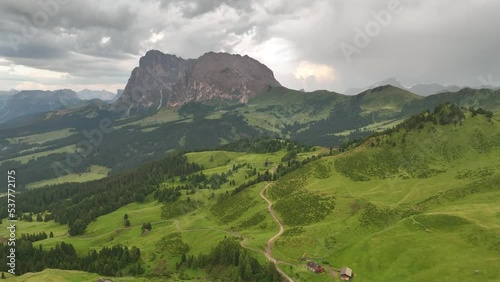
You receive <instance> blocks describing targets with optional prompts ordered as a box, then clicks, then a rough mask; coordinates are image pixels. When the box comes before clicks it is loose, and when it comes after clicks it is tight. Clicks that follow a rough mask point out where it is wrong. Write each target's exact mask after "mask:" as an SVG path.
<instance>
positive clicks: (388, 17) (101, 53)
mask: <svg viewBox="0 0 500 282" xmlns="http://www.w3.org/2000/svg"><path fill="white" fill-rule="evenodd" d="M41 3H49V4H50V3H51V4H52V5H48V6H47V7H43V5H41ZM54 3H55V5H54ZM498 11H500V1H496V0H459V1H457V0H440V1H436V0H401V1H400V2H399V5H398V2H394V1H392V3H391V1H385V0H380V1H367V0H342V1H340V0H203V1H193V0H163V1H162V0H132V1H130V0H106V1H102V0H101V1H97V0H90V1H78V0H40V1H39V0H36V1H35V0H33V1H20V0H2V1H1V2H0V90H7V89H11V88H15V89H19V90H24V89H61V88H70V89H74V90H81V89H84V88H90V89H107V90H109V91H112V92H115V91H116V89H119V88H124V87H125V84H126V83H127V80H128V78H129V76H130V73H131V71H132V69H133V68H134V67H135V66H137V65H138V61H139V58H140V57H141V56H142V55H144V53H145V52H146V51H147V50H149V49H157V50H160V51H162V52H164V53H171V54H175V55H178V56H181V57H183V58H197V57H199V56H201V55H202V54H204V53H206V52H208V51H223V52H229V53H239V54H242V55H244V54H247V55H249V56H251V57H254V58H255V59H257V60H259V61H261V62H262V63H264V64H266V65H267V66H268V67H270V68H271V69H272V70H273V71H274V73H275V76H276V78H277V79H278V80H279V81H280V82H281V84H283V85H284V86H287V87H289V88H294V89H300V88H305V89H306V90H316V89H327V90H332V91H337V92H343V91H344V90H345V89H347V88H350V87H364V86H367V85H370V84H373V83H375V82H377V81H380V80H384V79H386V78H389V77H396V78H397V79H398V80H399V81H400V82H401V83H402V84H403V85H408V86H410V85H413V84H416V83H432V82H437V83H441V84H455V85H459V86H465V85H469V86H476V85H480V84H482V83H483V84H484V83H488V84H494V85H495V86H498V85H500V55H499V51H498V50H500V36H499V35H498V34H499V33H498V32H499V30H500V17H499V16H498ZM377 14H378V16H377Z"/></svg>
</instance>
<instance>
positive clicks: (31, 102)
mask: <svg viewBox="0 0 500 282" xmlns="http://www.w3.org/2000/svg"><path fill="white" fill-rule="evenodd" d="M80 102H81V100H80V99H79V98H78V96H77V94H76V92H74V91H72V90H68V89H64V90H56V91H42V90H24V91H21V92H19V93H17V94H15V95H13V96H11V97H10V98H9V99H8V100H7V101H6V102H5V105H4V107H2V108H1V109H0V123H2V122H5V121H7V120H10V119H13V118H16V117H20V116H25V115H30V114H35V113H42V112H48V111H52V110H56V109H61V108H64V107H71V106H74V105H77V104H78V103H80Z"/></svg>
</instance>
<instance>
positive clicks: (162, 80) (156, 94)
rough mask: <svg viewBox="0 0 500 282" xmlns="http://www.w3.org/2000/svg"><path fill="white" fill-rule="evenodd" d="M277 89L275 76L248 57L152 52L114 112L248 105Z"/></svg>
mask: <svg viewBox="0 0 500 282" xmlns="http://www.w3.org/2000/svg"><path fill="white" fill-rule="evenodd" d="M278 86H281V85H280V83H279V82H278V81H277V80H276V79H275V78H274V74H273V72H272V71H271V70H270V69H269V68H268V67H266V66H265V65H263V64H261V63H259V62H258V61H256V60H254V59H252V58H250V57H248V56H240V55H231V54H227V53H214V52H209V53H206V54H204V55H203V56H201V57H200V58H198V59H188V60H185V59H182V58H179V57H177V56H174V55H169V54H163V53H162V52H160V51H156V50H152V51H148V52H147V53H146V55H145V56H144V57H142V58H141V59H140V61H139V67H136V68H135V69H134V70H133V71H132V75H131V77H130V79H129V81H128V83H127V86H126V87H125V90H124V92H123V94H122V95H121V97H120V98H119V99H118V100H117V101H116V102H115V103H114V104H113V108H114V109H122V110H123V109H125V110H128V111H129V112H130V111H131V110H135V111H140V110H151V109H159V108H161V107H164V106H166V107H178V106H181V105H183V104H186V103H188V102H191V101H198V102H204V101H209V100H214V99H222V100H233V101H239V102H241V103H245V102H247V101H248V100H249V99H250V98H253V97H255V96H258V95H259V94H262V93H264V92H265V91H267V90H268V89H270V88H271V87H278Z"/></svg>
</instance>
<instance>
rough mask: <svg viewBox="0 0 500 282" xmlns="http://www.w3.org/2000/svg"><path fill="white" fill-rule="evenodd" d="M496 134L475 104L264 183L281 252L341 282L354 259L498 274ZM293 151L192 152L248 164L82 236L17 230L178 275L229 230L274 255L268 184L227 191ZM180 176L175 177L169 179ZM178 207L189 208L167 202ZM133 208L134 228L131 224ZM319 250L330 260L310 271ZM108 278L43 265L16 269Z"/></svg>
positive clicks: (432, 272) (402, 272)
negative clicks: (131, 252) (121, 253)
mask: <svg viewBox="0 0 500 282" xmlns="http://www.w3.org/2000/svg"><path fill="white" fill-rule="evenodd" d="M498 137H500V123H499V121H498V116H495V117H494V118H493V119H491V120H490V119H487V118H486V117H484V116H482V115H478V116H476V117H472V116H471V115H470V114H469V113H467V115H466V119H465V120H464V121H463V122H461V123H460V124H459V123H457V124H450V125H446V126H442V125H435V124H433V123H431V122H427V123H425V124H424V125H423V126H422V127H417V128H415V129H412V130H409V131H406V130H400V131H396V132H393V133H391V134H389V135H379V136H375V137H373V138H371V139H369V140H367V141H366V142H365V143H363V144H361V145H360V146H358V147H356V148H354V149H352V150H349V151H347V152H344V153H340V154H337V155H335V156H327V157H323V158H322V159H320V160H317V161H314V162H311V163H309V164H307V165H305V166H302V167H300V168H299V169H297V170H295V171H293V172H292V173H290V174H287V175H285V176H284V177H282V178H280V179H279V180H277V181H275V182H274V183H273V184H272V185H271V186H270V188H269V189H268V190H267V192H266V194H265V196H266V197H267V198H269V199H270V200H271V201H272V202H273V208H274V210H275V212H276V214H277V215H278V218H279V220H280V222H281V223H283V225H284V227H285V232H284V233H283V234H282V235H281V236H279V237H278V238H277V239H276V240H275V241H274V243H273V244H272V256H273V257H274V258H276V259H277V260H278V261H279V266H280V268H281V269H282V270H283V271H285V272H286V273H287V274H288V275H289V276H290V277H291V278H292V279H294V280H295V281H340V279H339V278H338V271H339V269H340V268H341V267H343V266H348V267H350V268H352V269H353V271H354V273H355V279H354V281H500V268H499V267H498V266H499V265H500V205H498V203H499V202H500V186H499V183H500V142H499V141H498V140H500V138H498ZM319 152H328V150H326V149H320V148H316V150H315V151H313V152H307V153H301V154H299V156H298V158H299V160H304V159H306V158H307V157H310V156H312V155H317V154H318V153H319ZM285 154H286V151H285V150H281V151H278V152H276V153H270V154H250V153H237V152H227V151H206V152H197V153H188V154H187V157H188V160H189V162H195V163H198V164H200V165H203V167H204V171H203V173H204V174H205V175H211V174H214V173H217V174H220V173H225V172H227V171H228V170H231V169H232V167H233V165H239V164H241V165H243V164H245V166H242V167H241V168H239V169H238V170H236V171H234V173H233V174H232V175H231V176H229V180H234V181H235V183H236V186H235V185H231V184H230V183H224V184H222V185H221V187H220V189H217V190H211V189H202V190H198V191H197V192H196V193H194V194H189V195H186V193H185V191H182V195H181V196H180V198H179V199H178V200H177V201H176V202H173V203H159V202H158V201H157V200H156V199H154V197H153V196H152V195H150V196H148V197H147V198H146V200H145V202H144V203H132V204H128V205H126V206H124V207H122V208H120V209H118V210H116V211H114V212H112V213H109V214H107V215H104V216H101V217H99V218H97V219H96V220H95V221H94V222H92V223H91V224H90V225H89V226H88V228H87V230H86V233H85V234H84V235H80V236H74V237H70V236H69V235H68V233H67V226H63V225H59V224H57V223H55V222H53V221H49V222H24V221H20V222H18V226H19V229H18V232H19V233H21V234H22V233H38V232H47V233H49V232H53V234H54V237H53V238H47V239H45V240H42V241H38V242H36V243H35V245H42V246H44V247H53V246H55V245H56V244H57V243H60V242H67V243H71V244H73V245H74V247H75V248H76V250H77V252H78V253H79V254H85V253H86V252H88V251H89V250H93V249H100V248H102V247H104V246H113V245H116V244H122V245H125V246H129V247H132V246H136V247H139V248H140V249H141V260H142V262H143V264H144V266H145V269H146V275H167V274H168V275H170V278H169V279H170V280H172V281H176V280H181V279H185V281H189V280H192V281H196V280H204V279H207V275H206V274H205V273H204V272H203V271H194V270H191V269H180V270H179V269H176V263H178V262H179V261H180V259H181V255H182V253H186V254H187V255H188V256H189V255H198V254H199V253H207V252H209V251H210V250H211V249H212V248H213V247H214V246H215V245H216V244H217V243H218V242H219V241H221V240H223V239H224V238H225V237H234V238H237V239H238V240H239V241H240V244H241V245H242V246H243V247H244V248H247V249H248V250H250V251H251V253H252V254H253V255H254V256H255V257H256V258H257V259H258V260H259V261H260V262H262V263H265V262H266V257H265V255H264V252H265V251H266V242H267V241H268V240H269V239H270V238H271V237H273V236H274V235H275V234H276V233H277V232H278V226H277V224H276V223H275V222H274V220H273V218H272V217H271V215H270V213H269V211H268V208H267V203H266V202H265V201H264V200H263V199H262V198H261V197H260V195H259V192H260V191H261V190H262V189H263V188H264V187H265V186H266V185H267V183H266V182H261V183H258V184H256V185H253V186H250V187H248V188H246V189H244V190H243V191H241V192H239V193H237V194H235V195H232V196H229V194H231V192H232V191H233V190H234V188H236V187H237V185H240V184H242V183H244V182H245V181H247V180H248V179H249V176H248V175H249V173H251V172H252V169H249V168H248V166H250V167H252V168H255V169H256V171H258V172H260V173H264V172H265V171H266V170H269V169H271V166H268V167H265V166H264V163H265V162H266V160H267V161H268V162H269V161H271V162H273V165H272V166H273V167H274V166H276V165H278V164H279V163H280V162H281V158H282V157H283V156H284V155H285ZM361 176H363V177H361ZM182 184H183V181H181V180H180V179H179V178H176V179H174V182H173V183H172V182H166V183H164V184H163V185H162V188H161V189H165V188H166V187H174V186H176V185H182ZM173 209H182V210H183V211H185V212H181V213H180V214H172V213H171V212H170V213H169V212H167V213H165V211H172V210H173ZM125 214H127V215H128V218H129V220H130V223H131V225H130V226H129V227H125V226H124V215H125ZM166 214H167V215H166ZM143 223H151V224H152V230H151V231H150V232H146V233H144V232H142V231H141V226H142V224H143ZM6 225H7V223H6V221H5V220H4V221H3V224H1V225H0V230H1V233H0V236H1V237H4V238H5V237H6V236H7V231H6V228H5V227H6ZM186 246H187V247H186ZM309 260H311V261H315V262H318V263H319V264H321V265H323V266H324V267H325V268H326V270H327V271H326V272H325V273H322V274H315V273H312V272H311V271H309V270H307V268H306V262H307V261H309ZM46 277H47V278H46ZM49 277H50V278H49ZM52 277H55V278H52ZM98 277H99V276H98V275H95V274H87V273H82V272H73V271H59V270H45V271H44V272H42V273H36V274H25V275H23V276H21V277H18V278H16V279H17V280H12V279H11V278H9V279H11V280H12V281H42V280H43V279H47V280H43V281H87V279H88V280H89V281H91V279H96V278H98ZM30 279H32V280H30ZM36 279H42V280H36ZM49 279H53V280H49ZM78 279H80V280H78ZM121 279H123V280H121ZM139 279H142V278H139ZM113 281H129V280H127V278H113ZM134 281H141V280H134ZM147 281H149V280H147Z"/></svg>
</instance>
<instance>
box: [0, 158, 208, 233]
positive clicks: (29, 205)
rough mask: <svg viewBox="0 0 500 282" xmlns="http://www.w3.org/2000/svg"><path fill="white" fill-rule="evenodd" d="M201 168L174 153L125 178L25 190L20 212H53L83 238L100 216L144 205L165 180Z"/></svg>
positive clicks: (2, 206)
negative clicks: (89, 226)
mask: <svg viewBox="0 0 500 282" xmlns="http://www.w3.org/2000/svg"><path fill="white" fill-rule="evenodd" d="M200 168H201V167H200V166H199V165H197V164H195V163H188V162H187V157H186V156H184V155H183V154H182V153H178V152H177V153H172V154H170V155H169V156H167V157H166V158H165V159H163V160H160V161H155V162H152V163H149V164H147V165H144V166H142V167H140V168H137V169H135V170H132V171H129V172H127V173H124V174H121V175H116V176H110V177H106V178H103V179H101V180H97V181H91V182H85V183H69V184H60V185H54V186H51V187H47V188H44V189H36V190H29V191H24V192H22V193H20V194H19V195H16V198H17V201H16V203H17V211H18V212H19V215H20V216H21V215H22V214H23V213H29V212H33V213H42V212H45V211H47V210H49V211H51V214H52V215H53V216H54V219H55V221H56V222H59V223H61V224H68V226H69V234H70V235H71V236H74V235H80V234H83V233H84V232H85V229H86V228H87V225H88V224H89V223H90V222H91V221H92V220H94V219H96V218H97V217H99V216H101V215H105V214H108V213H110V212H112V211H115V210H117V209H118V208H120V207H122V206H124V205H126V204H129V203H131V202H134V201H137V202H142V201H144V199H145V197H146V196H147V195H149V194H151V193H152V192H153V191H155V190H156V189H157V188H158V187H159V185H160V183H163V182H164V181H165V180H168V179H171V178H173V177H175V176H180V175H189V174H192V173H195V172H197V171H199V170H200ZM0 212H2V213H4V214H6V213H7V206H6V202H1V203H0Z"/></svg>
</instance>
